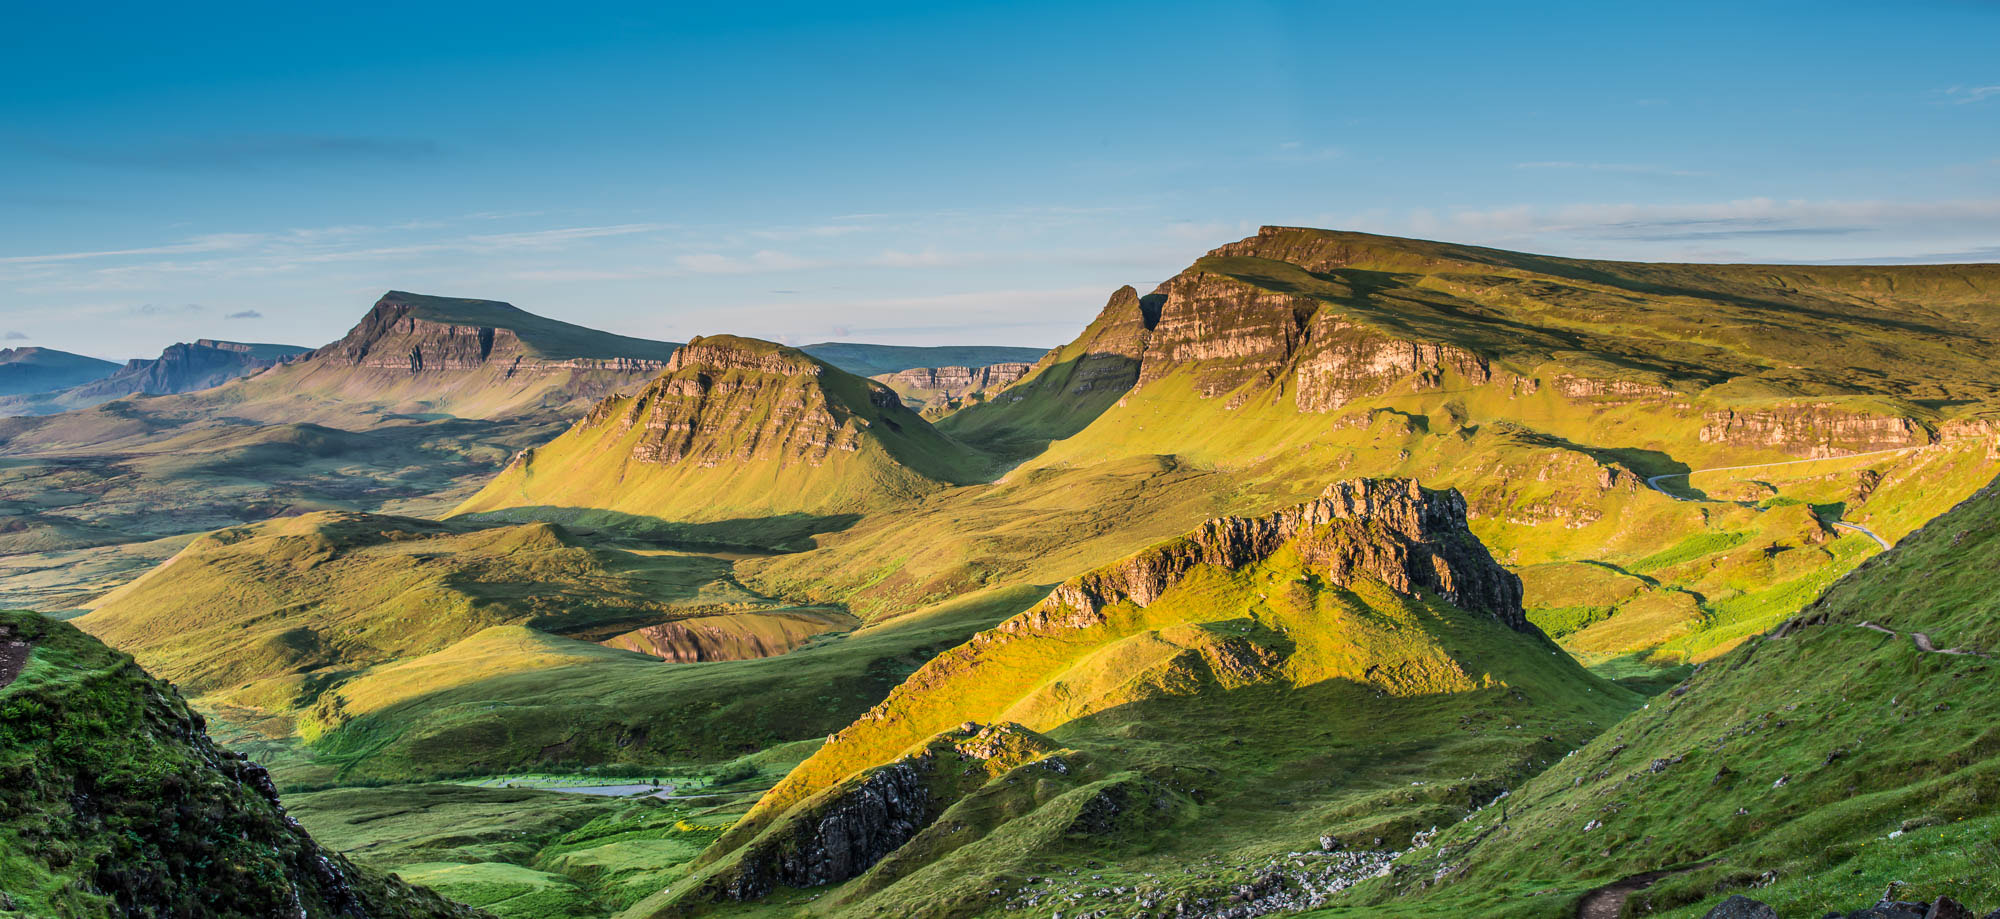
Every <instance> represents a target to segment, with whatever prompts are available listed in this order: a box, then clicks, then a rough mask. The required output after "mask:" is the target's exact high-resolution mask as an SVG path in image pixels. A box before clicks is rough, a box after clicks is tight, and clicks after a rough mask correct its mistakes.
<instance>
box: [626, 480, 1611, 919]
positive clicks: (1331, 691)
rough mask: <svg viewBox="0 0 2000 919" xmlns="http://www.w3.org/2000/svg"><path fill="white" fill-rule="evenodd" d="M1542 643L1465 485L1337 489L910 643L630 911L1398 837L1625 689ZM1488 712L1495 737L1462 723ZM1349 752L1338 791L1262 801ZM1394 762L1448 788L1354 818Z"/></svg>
mask: <svg viewBox="0 0 2000 919" xmlns="http://www.w3.org/2000/svg"><path fill="white" fill-rule="evenodd" d="M1553 652H1554V648H1553V646H1552V645H1551V644H1550V643H1549V642H1548V641H1547V639H1545V638H1544V637H1542V635H1541V634H1540V632H1539V631H1538V630H1536V629H1535V628H1534V627H1533V626H1532V625H1530V624H1528V623H1527V621H1526V619H1525V617H1524V616H1523V613H1522V609H1521V587H1520V582H1519V580H1518V579H1517V578H1515V577H1514V576H1513V575H1512V574H1510V573H1508V572H1507V571H1506V570H1505V569H1503V568H1501V567H1500V566H1499V565H1498V564H1497V563H1495V562H1494V561H1493V559H1492V557H1491V556H1490V555H1489V554H1488V553H1487V552H1486V550H1485V549H1484V548H1483V547H1482V546H1481V545H1480V544H1479V541H1478V540H1477V539H1476V538H1474V537H1473V536H1472V535H1471V533H1470V531H1469V530H1468V529H1467V519H1466V508H1465V504H1464V501H1463V499H1462V498H1460V497H1459V496H1458V495H1456V494H1455V493H1452V492H1448V491H1447V492H1438V491H1430V490H1427V489H1423V488H1421V487H1419V486H1418V485H1417V484H1416V483H1414V482H1412V481H1408V480H1355V481H1347V482H1338V483H1335V484H1334V485H1332V486H1330V487H1329V488H1327V489H1326V491H1325V492H1324V494H1323V495H1322V497H1320V498H1318V499H1314V500H1312V501H1309V502H1306V503H1304V504H1302V505H1299V506H1295V507H1290V508H1285V509H1282V510H1279V511H1276V512H1273V513H1271V514H1267V515H1262V516H1257V517H1229V518H1220V519H1216V520H1211V521H1209V522H1208V523H1206V524H1204V525H1202V526H1201V527H1199V528H1197V529H1195V530H1194V531H1193V532H1191V533H1189V534H1188V535H1186V536H1184V537H1182V538H1179V539H1176V540H1171V541H1169V542H1166V543H1163V544H1161V545H1158V546H1155V547H1153V548H1151V549H1148V550H1145V551H1143V552H1140V553H1137V554H1135V555H1133V556H1131V557H1130V558H1127V559H1125V560H1123V561H1121V562H1118V563H1115V564H1112V565H1109V566H1106V567H1104V568H1101V569H1098V570H1096V571H1092V572H1089V573H1086V574H1084V575H1081V576H1078V577H1076V578H1072V579H1070V580H1068V581H1066V582H1064V583H1063V584H1061V585H1059V586H1057V587H1056V588H1055V589H1054V590H1053V591H1051V592H1050V594H1049V595H1048V597H1047V598H1046V599H1045V600H1043V601H1042V602H1040V603H1038V604H1036V605H1035V606H1034V607H1032V608H1030V609H1028V610H1026V611H1024V612H1022V613H1020V614H1018V615H1016V616H1014V617H1012V618H1011V619H1009V620H1007V621H1006V622H1004V623H1002V624H1001V625H999V626H998V627H996V628H993V629H989V630H987V631H984V632H981V633H979V634H978V635H976V636H974V637H973V638H972V639H971V640H970V641H968V642H966V643H965V644H963V645H960V646H959V647H957V648H954V649H952V650H950V651H947V652H945V653H943V654H941V655H939V656H937V657H936V658H934V659H932V660H931V661H930V662H929V663H927V664H925V665H924V666H923V667H922V668H921V669H919V670H918V671H917V672H916V673H915V674H913V675H912V676H910V677H909V679H907V680H905V681H904V683H903V684H902V685H901V686H899V687H897V688H896V689H895V690H894V691H892V692H891V693H890V695H889V697H888V698H887V699H886V700H884V701H883V702H882V703H881V704H879V705H877V706H876V707H875V708H874V709H873V710H871V711H870V712H869V713H868V714H867V715H864V716H863V717H862V718H861V719H860V720H858V721H856V722H855V723H854V724H852V725H850V726H849V727H847V728H846V729H844V730H842V731H840V732H838V733H836V734H834V735H833V736H831V737H829V738H828V740H827V743H826V745H825V746H824V747H822V748H821V749H820V750H819V752H818V753H816V754H815V755H814V756H813V757H812V758H810V759H808V760H807V761H806V762H805V763H803V764H801V765H800V766H799V767H798V768H797V769H795V770H794V771H793V772H792V773H791V774H790V775H789V776H787V777H786V779H785V780H784V781H783V782H782V783H780V784H779V785H778V786H777V787H776V788H774V789H772V790H771V791H770V792H769V793H767V794H766V795H765V796H764V798H763V799H762V800H761V801H759V802H758V804H757V806H756V808H755V809H753V811H752V812H751V814H750V815H749V816H748V817H746V818H745V819H744V820H743V821H741V822H740V823H738V824H737V825H736V826H735V827H733V828H732V829H731V830H730V831H729V832H728V833H726V834H725V835H724V836H723V837H722V838H721V839H720V840H719V841H718V842H717V843H716V844H715V845H714V846H713V847H711V848H710V850H709V851H708V852H706V853H704V855H703V856H702V858H701V859H700V861H699V865H700V868H701V871H700V873H699V874H697V875H695V876H694V877H693V878H691V879H690V881H689V882H688V883H686V884H684V885H680V886H679V887H678V888H677V890H676V891H675V892H673V893H671V894H668V895H665V896H663V897H660V898H657V899H656V900H655V901H653V902H652V903H651V904H650V905H649V906H647V907H645V908H643V909H640V910H635V911H634V913H633V915H635V916H636V915H662V916H666V915H680V914H682V913H684V912H686V911H688V910H691V909H694V908H697V907H698V905H699V904H701V903H703V902H709V901H715V900H735V899H745V898H755V897H761V896H765V895H768V894H770V893H771V892H772V891H774V890H776V889H777V888H779V887H782V886H791V887H816V886H821V885H826V884H840V883H845V884H846V886H844V887H842V888H840V889H839V891H838V892H836V893H835V894H833V895H832V896H830V897H829V898H828V902H829V903H830V904H831V905H830V906H829V907H828V908H827V909H826V910H824V912H825V913H828V914H833V915H869V914H876V913H881V914H886V913H891V912H896V913H899V914H906V915H919V916H955V915H974V914H979V911H980V910H981V909H984V910H989V911H990V910H994V909H999V908H1001V907H1002V904H1000V903H998V902H994V901H993V896H994V895H993V894H990V893H989V891H992V890H996V889H997V890H1002V891H1013V890H1015V889H1016V888H1018V887H1019V886H1020V884H1021V881H1022V879H1023V876H1024V875H1026V874H1027V873H1030V872H1031V871H1039V870H1041V869H1044V868H1048V867H1051V865H1050V863H1054V864H1057V865H1060V864H1067V863H1070V862H1071V860H1076V861H1081V860H1083V859H1086V858H1091V857H1109V858H1113V859H1116V858H1118V857H1121V856H1120V855H1119V854H1118V853H1125V854H1126V855H1129V854H1130V853H1131V852H1133V851H1135V847H1140V848H1143V849H1144V850H1145V851H1147V852H1148V853H1149V855H1148V858H1149V862H1148V870H1155V871H1160V872H1162V873H1173V872H1174V871H1176V870H1178V867H1179V866H1185V865H1192V864H1193V863H1196V862H1199V861H1201V860H1203V859H1209V860H1210V861H1209V862H1207V863H1206V864H1209V865H1213V864H1215V863H1217V862H1220V863H1223V864H1233V863H1234V861H1235V860H1237V859H1239V858H1241V859H1249V858H1254V857H1255V856H1254V855H1253V854H1252V852H1253V851H1261V850H1269V849H1278V848H1279V847H1282V846H1286V845H1290V846H1292V847H1294V848H1297V847H1300V846H1304V845H1306V844H1307V843H1309V842H1311V841H1315V840H1317V839H1318V838H1319V837H1320V836H1322V835H1327V834H1329V833H1332V834H1335V835H1339V836H1341V837H1342V838H1346V836H1347V834H1348V833H1349V832H1358V831H1359V830H1360V828H1361V827H1362V826H1364V825H1365V826H1366V837H1365V838H1369V839H1376V844H1377V845H1382V844H1385V842H1386V841H1388V840H1391V839H1394V838H1397V837H1399V836H1400V838H1401V839H1403V840H1407V839H1408V838H1409V837H1410V835H1411V834H1412V833H1413V832H1415V831H1417V830H1421V829H1422V828H1423V827H1424V826H1427V825H1428V824H1427V823H1425V821H1430V820H1440V819H1447V818H1449V819H1456V817H1457V816H1458V815H1460V814H1462V813H1463V811H1464V809H1465V808H1466V807H1469V806H1470V805H1471V804H1472V803H1474V802H1473V799H1474V798H1481V796H1483V797H1485V798H1490V797H1491V795H1492V794H1493V793H1495V792H1496V791H1497V789H1498V788H1502V787H1505V783H1506V782H1508V781H1512V780H1513V777H1517V776H1519V775H1520V774H1521V773H1520V771H1519V770H1522V769H1524V768H1526V767H1528V766H1529V765H1530V764H1531V762H1532V761H1534V760H1536V759H1537V758H1541V757H1547V756H1549V755H1551V754H1559V752H1560V750H1559V747H1560V744H1562V743H1564V742H1567V741H1566V740H1565V738H1567V739H1569V740H1574V739H1580V738H1582V737H1587V736H1589V734H1590V733H1591V731H1592V728H1591V727H1590V726H1589V724H1588V723H1587V722H1588V720H1589V719H1590V718H1592V717H1599V718H1601V717H1608V716H1612V715H1615V714H1616V713H1618V712H1622V711H1623V710H1625V708H1626V707H1627V706H1629V705H1631V704H1633V700H1632V697H1630V696H1629V695H1628V694H1626V693H1624V692H1623V691H1621V690H1619V689H1617V688H1616V687H1614V686H1612V685H1611V684H1608V683H1605V682H1603V681H1600V680H1597V679H1595V678H1593V677H1591V676H1589V675H1588V674H1587V673H1585V672H1584V671H1583V670H1582V669H1581V668H1579V667H1577V666H1576V664H1575V663H1574V662H1573V661H1571V660H1570V659H1569V658H1567V657H1566V656H1562V655H1560V654H1556V653H1553ZM1557 700H1560V701H1557ZM1503 711H1504V713H1505V714H1504V716H1503V715H1501V714H1500V713H1501V712H1503ZM1496 717H1499V718H1502V720H1503V722H1504V723H1507V724H1512V725H1517V726H1518V727H1517V728H1508V729H1505V730H1489V729H1487V728H1483V727H1478V726H1477V725H1480V724H1482V723H1484V722H1486V721H1488V720H1490V719H1494V718H1496ZM1302 737H1310V738H1312V739H1311V740H1310V741H1309V742H1307V743H1304V744H1300V743H1296V742H1295V741H1296V740H1297V739H1298V738H1302ZM968 744H970V745H973V746H976V747H979V748H981V749H998V750H1004V751H1006V753H1005V755H974V754H973V753H970V752H968V751H967V745H968ZM1363 748H1366V749H1367V750H1368V751H1369V752H1368V755H1367V758H1368V760H1369V762H1368V765H1366V766H1357V767H1356V768H1355V770H1354V772H1353V773H1352V774H1351V775H1349V776H1348V777H1347V781H1345V782H1342V783H1338V785H1337V787H1336V786H1328V785H1326V784H1323V783H1311V782H1306V783H1294V784H1289V785H1286V786H1285V787H1286V788H1287V791H1286V794H1285V795H1284V798H1285V800H1283V801H1282V803H1280V802H1276V801H1274V800H1272V799H1271V798H1269V797H1268V796H1267V795H1268V792H1269V789H1270V788H1271V787H1273V786H1271V785H1269V784H1266V783H1269V782H1273V781H1277V782H1281V783H1282V782H1284V780H1283V779H1279V778H1277V777H1279V776H1291V775H1301V774H1305V773H1304V772H1302V770H1311V769H1313V768H1314V766H1313V765H1312V764H1314V763H1319V764H1324V763H1325V762H1327V761H1328V760H1329V759H1331V760H1335V761H1343V762H1345V761H1347V759H1346V757H1347V756H1348V755H1349V754H1350V752H1352V753H1353V754H1356V755H1358V754H1359V753H1360V751H1361V750H1362V749H1363ZM1409 770H1417V771H1419V772H1422V774H1424V775H1425V776H1426V781H1435V780H1437V778H1438V777H1440V776H1444V775H1451V776H1458V777H1459V778H1456V779H1452V780H1450V781H1449V782H1446V783H1444V784H1446V785H1449V786H1451V788H1452V790H1450V791H1444V790H1442V789H1440V792H1439V794H1438V795H1437V797H1436V798H1434V799H1431V800H1432V802H1433V803H1432V804H1430V805H1425V806H1422V807H1418V808H1416V809H1415V810H1414V811H1413V810H1409V809H1404V808H1395V809H1381V810H1371V809H1369V808H1366V807H1359V808H1357V807H1356V804H1357V802H1359V801H1362V800H1365V799H1367V798H1369V797H1370V796H1371V795H1375V794H1379V793H1383V792H1386V791H1388V790H1389V789H1391V788H1393V787H1396V786H1403V785H1407V784H1408V781H1407V779H1404V778H1402V777H1403V776H1404V775H1408V774H1410V772H1409ZM1487 789H1493V790H1487ZM1427 797H1428V796H1427ZM1481 799H1482V800H1483V798H1481ZM1447 801H1450V802H1453V803H1446V802H1447ZM1392 810H1393V813H1392V812H1391V811H1392ZM1191 820H1202V821H1203V832H1201V833H1193V834H1191V833H1188V832H1187V828H1186V824H1187V823H1188V822H1189V821H1191ZM833 824H839V825H840V826H841V827H843V829H842V830H841V832H838V833H829V831H828V829H827V828H828V827H829V826H830V825H833ZM1249 825H1258V826H1261V827H1262V831H1261V833H1260V835H1259V836H1258V839H1257V841H1255V842H1252V843H1249V844H1247V846H1246V844H1245V843H1244V841H1243V838H1242V837H1241V836H1238V835H1236V833H1235V832H1234V828H1236V827H1243V826H1249ZM1377 837H1380V838H1379V839H1378V838H1377ZM1168 840H1172V841H1168ZM1313 845H1315V846H1316V845H1317V843H1316V842H1314V843H1313ZM1163 866H1164V867H1163ZM948 878H949V880H948ZM1200 883H1201V882H1200V879H1198V878H1193V877H1190V878H1188V879H1187V884H1189V885H1190V886H1191V887H1199V886H1200ZM938 885H942V886H938ZM902 911H907V912H902Z"/></svg>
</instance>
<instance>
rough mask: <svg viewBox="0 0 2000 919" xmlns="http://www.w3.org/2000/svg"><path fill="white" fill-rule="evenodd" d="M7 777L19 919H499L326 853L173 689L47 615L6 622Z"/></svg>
mask: <svg viewBox="0 0 2000 919" xmlns="http://www.w3.org/2000/svg"><path fill="white" fill-rule="evenodd" d="M0 777H4V781H0V900H4V902H0V912H6V913H8V914H10V915H23V916H36V917H73V919H85V917H96V916H107V915H125V916H298V917H310V919H333V917H351V916H380V917H440V919H441V917H465V919H473V917H476V916H483V915H486V914H484V913H479V912H476V911H474V910H471V909H468V908H466V907H463V906H459V905H457V904H454V903H450V902H448V901H445V900H443V899H441V898H439V897H438V896H436V895H435V894H432V893H431V892H429V891H427V890H424V889H422V888H413V887H411V886H409V885H408V884H405V883H403V882H402V881H400V880H396V879H394V878H387V877H384V876H381V875H377V874H374V873H372V872H366V871H363V870H361V869H359V868H356V867H355V866H354V865H353V864H351V863H350V862H348V861H347V860H346V859H345V858H342V857H341V856H339V855H336V854H334V853H332V852H330V851H328V850H326V849H323V848H321V847H320V845H319V844H318V843H316V842H314V841H313V839H312V837H310V836H308V835H306V833H305V831H304V830H302V829H300V828H299V826H298V824H297V823H295V822H293V821H292V820H291V819H290V818H288V817H286V816H285V811H284V808H283V807H281V806H279V803H278V795H277V792H276V791H275V790H274V789H273V788H272V786H271V780H270V777H269V776H268V775H267V774H266V773H265V772H264V770H263V769H262V768H261V767H259V766H257V765H256V764H254V763H250V762H248V761H246V760H244V759H243V757H242V756H241V755H239V754H234V753H229V752H226V751H224V750H221V749H219V748H217V747H216V746H215V744H214V743H212V742H211V741H210V740H209V739H208V735H207V734H205V733H204V732H203V722H202V719H201V716H199V715H196V714H195V713H194V712H192V711H191V710H189V709H188V707H187V705H186V704H185V703H183V702H182V701H181V699H180V696H179V695H177V694H176V693H175V692H174V690H173V689H172V688H170V687H168V686H166V685H165V684H162V683H160V682H158V681H156V680H154V679H152V678H151V677H148V676H147V675H146V674H145V673H144V672H142V671H141V670H140V669H139V668H138V667H137V666H136V665H134V664H133V663H132V660H131V658H129V657H126V656H125V655H122V654H119V653H117V652H115V651H112V650H110V649H109V648H106V647H105V646H103V645H101V644H99V643H98V642H96V641H95V640H93V639H91V638H89V637H88V636H85V635H83V634H82V633H80V632H78V631H77V630H76V629H74V628H71V627H70V626H67V625H64V624H62V623H59V622H55V621H53V620H50V619H45V618H43V617H41V616H37V615H35V614H33V613H16V612H0ZM17 911H18V912H17Z"/></svg>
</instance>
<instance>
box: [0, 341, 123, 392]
mask: <svg viewBox="0 0 2000 919" xmlns="http://www.w3.org/2000/svg"><path fill="white" fill-rule="evenodd" d="M117 371H118V365H117V364H116V363H113V362H111V361H106V360H99V359H97V358H94V357H85V356H83V355H81V354H71V353H69V352H68V351H57V350H55V349H54V348H0V396H11V395H18V394H21V393H42V392H50V391H53V390H58V389H65V388H68V387H71V386H77V385H80V384H83V383H88V382H90V381H91V380H100V379H103V378H105V377H107V376H110V375H111V374H113V373H116V372H117Z"/></svg>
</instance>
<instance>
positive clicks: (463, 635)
mask: <svg viewBox="0 0 2000 919" xmlns="http://www.w3.org/2000/svg"><path fill="white" fill-rule="evenodd" d="M771 605H772V604H770V603H769V602H768V601H765V600H763V599H762V598H760V597H758V596H757V595H755V594H752V593H750V592H748V591H746V590H744V589H743V588H741V587H740V586H737V585H736V583H735V582H734V580H733V579H732V578H731V576H730V573H729V563H728V562H727V561H725V560H722V559H718V558H714V557H711V556H702V555H689V554H684V553H675V552H660V551H639V550H630V551H628V550H627V549H619V548H605V547H600V546H596V545H592V544H590V543H587V542H584V541H582V540H579V539H578V538H576V537H575V536H573V535H571V534H570V533H568V532H566V531H564V530H563V529H561V528H559V527H555V526H552V525H549V524H522V525H518V526H505V527H493V528H486V529H481V528H477V527H474V526H468V525H462V524H448V523H436V522H432V521H425V520H416V519H412V518H403V517H386V516H380V515H372V514H347V513H320V514H307V515H305V516H301V517H291V518H284V519H280V520H274V521H270V522H267V523H261V524H254V525H251V526H244V527H232V528H228V529H223V530H218V531H216V532H214V533H211V534H209V535H207V536H203V537H201V538H199V539H196V540H194V541H193V542H191V543H189V544H188V546H187V547H186V548H184V549H182V550H181V551H180V552H179V553H178V554H176V555H175V556H174V557H173V558H172V559H170V560H169V561H167V562H166V563H165V564H163V565H161V566H160V567H159V568H157V569H155V570H153V571H151V572H148V573H147V574H146V575H144V576H142V577H141V578H139V579H138V580H136V581H134V582H132V583H131V584H128V585H126V586H124V587H122V588H120V589H119V590H117V591H115V592H113V593H112V594H111V595H110V596H108V597H106V598H105V599H104V600H103V601H102V602H101V603H99V604H97V606H96V608H95V609H94V610H93V611H92V612H91V613H89V614H88V615H86V616H83V617H82V618H80V619H78V620H77V623H78V625H80V626H82V627H83V628H84V629H86V630H88V631H90V632H92V633H93V634H96V635H97V636H99V637H100V638H103V639H104V640H106V641H108V642H110V643H112V644H113V645H115V646H117V647H119V648H121V649H123V650H126V651H128V652H130V653H132V654H134V655H136V656H137V657H138V658H139V660H140V662H141V663H143V664H145V665H146V666H147V668H148V669H150V670H151V671H152V672H154V673H156V674H158V675H160V676H162V677H164V678H166V679H170V680H173V681H175V682H176V683H178V684H180V685H181V686H182V687H183V688H185V689H187V690H188V691H190V692H192V693H196V694H199V695H204V696H207V695H216V694H223V695H227V696H229V697H231V698H232V699H233V700H235V701H236V702H238V703H239V704H246V705H253V706H257V707H261V708H265V709H268V710H273V711H287V710H291V709H294V708H300V707H304V706H307V705H310V704H312V702H313V701H314V699H315V698H317V697H318V696H319V695H320V694H321V693H323V692H326V691H327V690H328V689H329V688H331V687H332V686H334V685H337V684H340V683H342V682H346V681H348V680H352V679H355V678H356V677H358V676H360V675H362V672H363V671H365V670H367V669H368V668H371V667H377V666H382V665H389V664H393V663H395V662H397V661H402V660H405V659H409V658H415V657H418V656H420V655H427V654H432V653H438V652H443V651H445V650H446V649H448V648H452V647H454V646H457V645H458V644H459V643H461V642H464V641H466V640H468V639H471V638H473V637H475V636H477V635H479V634H481V633H482V630H486V629H489V628H491V627H495V626H520V627H523V628H524V629H532V630H535V631H537V632H540V633H553V634H560V635H564V636H569V637H572V638H583V639H589V640H598V639H603V638H609V637H611V636H614V635H618V634H621V633H623V632H626V631H630V630H632V629H635V628H639V627H641V626H646V625H653V624H656V623H660V622H664V621H668V620H671V619H677V618H684V617H688V616H696V615H703V614H713V613H717V612H740V611H746V610H751V609H761V608H769V607H770V606H771ZM489 637H490V636H489ZM517 650H519V651H520V653H527V651H526V649H525V648H523V649H517ZM587 650H588V651H594V652H602V653H604V654H620V653H624V652H612V651H610V650H608V649H603V648H596V647H594V646H588V647H587ZM460 651H461V653H464V654H467V655H468V656H472V657H478V656H481V655H479V654H477V653H475V652H474V651H470V650H467V649H465V648H461V649H460ZM550 653H572V652H560V651H552V652H550ZM574 653H583V652H574ZM513 656H518V655H513ZM370 676H371V677H373V678H374V680H375V681H376V682H377V683H379V682H381V681H383V680H390V679H391V677H390V676H388V675H383V674H370Z"/></svg>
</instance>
